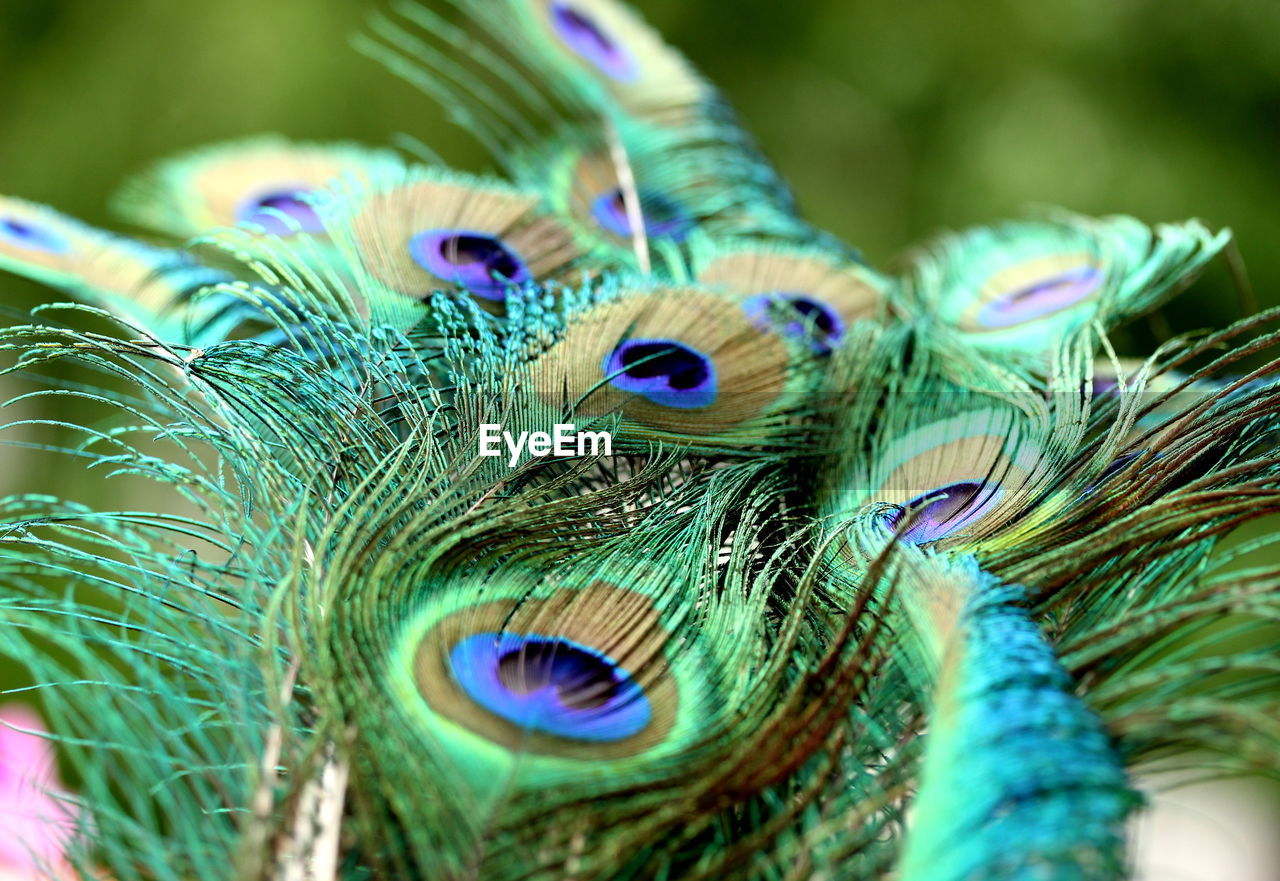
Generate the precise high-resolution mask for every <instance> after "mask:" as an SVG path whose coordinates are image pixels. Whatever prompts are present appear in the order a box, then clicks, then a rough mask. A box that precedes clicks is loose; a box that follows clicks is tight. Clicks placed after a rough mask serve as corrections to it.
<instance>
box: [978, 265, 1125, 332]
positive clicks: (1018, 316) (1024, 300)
mask: <svg viewBox="0 0 1280 881" xmlns="http://www.w3.org/2000/svg"><path fill="white" fill-rule="evenodd" d="M1101 284H1102V270H1100V269H1099V268H1098V267H1096V266H1089V265H1085V266H1078V267H1075V268H1074V269H1068V270H1067V271H1066V272H1060V273H1058V274H1057V275H1054V276H1051V277H1049V278H1046V279H1041V280H1040V281H1037V282H1034V283H1033V284H1028V285H1024V286H1023V287H1020V288H1018V289H1017V290H1013V291H1009V292H1008V293H1006V294H1003V295H1001V296H1000V297H998V298H996V299H994V300H992V301H991V302H990V303H987V304H986V305H985V306H983V307H982V309H981V310H980V311H979V312H978V316H977V321H978V323H979V324H981V325H982V326H983V327H1009V326H1011V325H1015V324H1021V323H1023V322H1025V321H1033V320H1035V319H1037V318H1042V317H1044V316H1045V315H1052V314H1053V313H1054V312H1061V311H1062V310H1063V309H1066V308H1068V307H1070V306H1074V305H1075V304H1076V303H1078V302H1080V301H1081V300H1083V299H1085V298H1086V297H1088V296H1089V295H1091V294H1092V293H1094V292H1095V291H1096V290H1097V289H1098V287H1099V286H1100V285H1101Z"/></svg>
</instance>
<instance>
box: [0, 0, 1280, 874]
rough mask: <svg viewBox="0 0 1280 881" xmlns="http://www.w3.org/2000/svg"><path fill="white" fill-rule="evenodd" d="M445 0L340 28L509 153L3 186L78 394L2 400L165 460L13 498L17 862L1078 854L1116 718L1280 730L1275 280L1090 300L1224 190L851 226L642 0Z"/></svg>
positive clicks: (61, 361)
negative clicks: (1246, 289) (881, 248)
mask: <svg viewBox="0 0 1280 881" xmlns="http://www.w3.org/2000/svg"><path fill="white" fill-rule="evenodd" d="M443 5H444V6H445V7H447V8H445V9H441V8H439V5H437V6H436V7H431V8H428V7H426V6H419V5H417V4H415V3H413V2H409V0H394V2H391V3H389V4H388V5H387V6H386V7H385V9H384V10H383V11H382V12H380V13H379V14H378V15H376V16H375V17H374V18H373V19H372V20H371V21H370V23H369V25H368V27H367V30H366V32H365V33H363V34H362V35H361V36H360V37H359V38H358V39H357V45H358V47H359V48H360V49H361V50H362V51H364V52H365V53H367V54H370V55H372V56H373V57H375V58H376V59H377V60H378V61H380V62H381V63H382V64H383V65H384V66H385V67H387V68H388V69H389V70H391V71H392V72H394V73H396V74H398V75H399V76H401V77H403V78H404V79H406V80H407V81H408V82H409V83H410V84H412V85H414V86H416V87H418V88H419V89H421V90H422V91H424V92H426V93H427V94H428V95H430V96H432V97H433V98H435V99H437V100H439V101H440V102H442V103H443V104H444V105H445V106H446V107H447V108H448V109H449V111H450V113H451V114H452V116H453V118H454V121H456V122H457V123H459V124H460V125H461V126H462V127H463V128H465V129H466V131H467V132H468V133H469V134H471V135H473V136H474V137H475V138H476V140H477V141H478V142H479V143H480V144H481V145H482V146H483V147H484V148H485V149H487V150H488V151H489V153H490V158H491V160H492V162H493V164H494V166H495V167H496V168H498V169H500V171H501V175H495V174H488V175H473V174H466V173H463V172H460V171H455V170H453V169H450V168H447V167H445V166H444V165H443V163H441V162H439V161H438V160H437V159H436V158H435V157H434V156H433V155H431V152H430V150H429V149H427V148H425V147H421V145H419V147H421V148H414V149H406V150H404V151H402V152H397V151H396V150H393V149H391V148H382V147H365V146H358V145H354V144H350V143H335V144H325V143H294V142H291V141H288V140H286V139H283V138H280V137H276V136H270V137H258V138H253V139H249V140H244V141H236V142H231V143H228V144H223V145H218V146H215V147H211V148H207V149H203V150H198V151H195V152H189V153H187V154H185V155H182V156H179V157H176V158H173V159H169V160H164V161H162V162H160V163H159V164H158V165H156V166H155V168H154V169H153V170H152V171H151V172H150V173H147V174H144V175H142V176H140V177H138V178H137V179H135V180H134V181H133V182H131V183H130V184H128V185H127V186H126V187H125V188H124V189H123V190H122V191H121V194H120V195H119V196H118V197H117V200H116V205H117V208H118V210H119V211H120V213H121V214H122V215H123V216H124V217H125V218H126V219H128V220H129V221H131V222H132V223H134V224H136V225H138V226H141V227H144V228H146V229H148V230H149V231H150V232H151V233H153V234H155V235H156V236H157V238H156V239H154V240H152V239H146V240H144V239H140V238H139V239H134V238H130V237H128V236H125V235H122V234H117V233H114V232H105V231H99V230H96V229H92V228H90V227H88V226H86V225H84V224H81V223H79V222H78V221H75V220H72V219H70V218H66V217H64V216H62V215H61V214H58V213H56V212H55V211H54V210H53V209H49V208H44V207H42V206H38V205H34V204H32V203H29V202H25V201H20V200H18V199H14V198H5V199H2V200H0V267H3V268H4V269H6V270H8V271H11V272H13V273H15V274H18V275H22V276H26V277H28V278H29V279H34V280H35V281H37V282H40V283H42V284H44V285H46V286H48V287H49V288H52V289H53V290H54V291H56V292H57V293H56V294H54V296H55V297H64V298H65V297H70V298H72V300H73V301H74V302H62V301H61V300H54V301H51V302H49V303H47V304H44V305H42V306H41V307H40V308H39V309H37V310H35V311H34V312H33V313H32V314H31V315H30V316H29V317H27V318H22V319H17V320H15V322H14V323H13V324H12V325H11V326H9V327H7V328H5V329H3V330H0V351H3V352H5V354H6V357H7V358H8V360H7V362H6V364H5V374H6V375H7V376H9V377H11V378H13V379H15V380H19V379H20V380H22V381H27V382H33V383H36V384H37V385H36V390H35V391H34V392H32V394H31V395H30V396H28V397H34V398H37V399H38V398H40V397H52V396H58V397H59V398H66V399H67V400H68V401H70V402H72V406H71V407H69V408H68V411H67V412H68V413H69V414H70V415H68V416H67V417H66V418H65V419H63V420H60V422H59V424H58V425H57V426H48V425H42V424H40V423H39V422H38V421H37V422H28V421H24V420H15V422H14V423H13V424H12V425H10V426H8V428H9V429H10V430H11V431H15V432H17V431H24V432H32V431H34V432H35V433H36V434H37V435H38V437H39V439H38V440H36V441H34V442H33V441H27V440H22V441H18V443H26V444H31V445H33V446H36V447H38V448H40V449H42V450H44V451H45V452H47V453H50V454H52V455H54V456H56V457H59V458H58V461H66V462H69V463H87V464H88V465H89V466H90V471H89V474H90V476H91V477H92V478H93V479H94V480H97V481H111V482H110V483H107V484H106V486H107V488H108V489H110V490H113V491H114V490H116V488H117V487H120V488H121V489H119V490H118V495H119V496H120V497H121V498H122V499H123V498H125V497H126V496H127V495H129V494H132V493H135V492H137V489H136V488H137V487H138V486H145V487H146V492H145V495H144V496H142V497H144V498H145V499H146V504H145V505H143V506H138V505H136V504H132V503H129V502H124V501H122V502H121V504H119V505H113V506H102V505H92V504H86V503H84V502H82V501H77V500H75V499H70V498H68V499H63V498H55V497H52V496H50V495H47V494H15V495H11V496H8V497H6V498H3V499H0V506H2V508H3V515H4V528H3V531H0V616H2V617H0V621H2V623H3V626H2V627H0V653H2V654H3V655H5V656H6V657H8V658H11V659H13V660H14V661H15V662H16V663H18V664H20V665H21V666H22V667H23V668H25V670H26V671H27V672H28V674H29V676H30V677H31V679H32V680H33V681H34V682H36V683H38V686H39V688H38V692H39V698H40V704H41V708H42V710H43V713H44V719H45V720H46V722H47V726H48V730H49V731H50V732H51V734H49V740H50V741H51V742H52V743H53V744H55V745H56V749H57V752H58V755H59V756H60V757H61V759H62V761H63V763H64V769H65V770H66V771H67V772H68V773H67V775H66V776H67V778H68V780H69V781H71V783H72V785H71V786H70V787H69V788H70V789H71V790H73V792H68V791H66V790H65V789H64V787H62V786H60V785H54V784H55V781H54V780H53V779H49V780H47V781H46V783H47V784H48V785H46V786H45V787H44V790H43V791H42V790H41V789H40V787H38V786H33V785H28V783H27V782H21V784H20V785H15V787H13V788H12V791H13V792H15V793H21V795H22V798H23V799H26V801H24V802H23V804H26V805H31V806H33V807H31V808H30V810H27V811H26V813H25V814H24V819H23V823H24V825H23V826H22V827H20V828H21V829H22V830H24V831H23V832H22V835H23V836H24V837H25V838H26V839H27V840H26V842H25V845H24V847H21V848H18V847H8V846H7V843H6V842H0V845H4V846H3V847H0V860H5V861H8V862H7V863H0V871H3V870H8V869H10V868H12V869H13V870H14V871H15V872H17V871H21V872H24V873H26V874H25V875H23V877H31V878H34V877H42V876H41V875H39V874H38V873H40V872H44V873H45V874H44V875H43V877H53V878H57V879H62V878H76V877H79V878H111V879H118V881H130V879H161V878H164V879H169V878H171V879H182V881H190V879H230V878H235V879H264V881H266V879H286V878H287V879H317V881H319V879H338V878H341V879H349V881H363V879H382V878H386V879H392V878H414V879H424V881H425V879H431V881H446V879H448V881H454V879H486V881H508V879H509V881H517V879H519V881H534V879H544V881H570V879H573V881H585V879H598V881H632V879H637V881H638V879H664V881H666V879H671V881H675V879H682V881H695V879H705V881H712V879H725V881H733V879H741V881H801V879H811V878H812V879H827V878H832V879H845V878H848V879H864V878H865V879H875V878H883V879H890V878H893V879H901V881H962V879H979V878H981V879H1009V881H1014V879H1017V881H1022V879H1032V878H1037V879H1053V881H1059V879H1060V881H1079V879H1097V881H1107V879H1121V878H1124V877H1126V876H1127V874H1128V871H1129V864H1130V857H1129V856H1128V853H1127V850H1126V848H1127V840H1126V836H1127V833H1126V829H1127V825H1126V824H1127V823H1128V822H1129V820H1130V819H1131V817H1132V815H1133V814H1134V813H1135V811H1137V810H1138V809H1139V808H1140V806H1141V804H1142V799H1141V797H1140V795H1139V794H1138V792H1137V789H1136V783H1135V781H1136V778H1137V776H1138V775H1140V774H1141V773H1143V771H1144V770H1145V769H1146V768H1148V767H1151V766H1152V765H1153V764H1155V763H1158V762H1160V761H1164V760H1167V759H1168V758H1169V757H1170V756H1186V755H1188V754H1189V755H1190V756H1191V758H1189V759H1184V760H1185V761H1188V762H1191V763H1194V764H1195V766H1196V767H1198V768H1200V769H1202V770H1205V771H1210V772H1214V773H1261V774H1269V775H1272V776H1275V775H1276V774H1277V772H1280V724H1278V723H1277V721H1276V720H1277V719H1278V718H1280V704H1277V699H1276V695H1277V694H1278V693H1280V659H1277V657H1276V653H1275V650H1274V647H1273V646H1272V645H1270V643H1268V642H1267V641H1266V633H1267V630H1266V628H1267V626H1268V622H1274V620H1275V619H1276V617H1277V615H1280V569H1277V568H1276V567H1274V566H1271V565H1267V564H1266V563H1265V559H1264V561H1263V562H1258V560H1259V558H1265V551H1266V550H1268V549H1269V548H1270V547H1271V546H1272V545H1273V544H1274V535H1272V534H1269V533H1267V532H1266V530H1265V522H1266V521H1265V519H1264V518H1266V517H1268V516H1270V515H1274V514H1280V453H1278V452H1277V445H1276V441H1277V439H1278V438H1280V384H1278V382H1277V379H1276V374H1277V372H1280V353H1278V352H1277V346H1278V345H1280V331H1277V330H1275V329H1274V322H1275V321H1276V319H1277V317H1280V316H1277V314H1276V313H1274V312H1267V313H1262V314H1259V315H1256V316H1253V317H1249V318H1245V319H1242V320H1240V321H1237V322H1236V323H1234V324H1232V325H1231V326H1229V327H1227V328H1226V329H1224V330H1221V331H1218V332H1216V333H1211V334H1204V335H1200V336H1188V337H1179V338H1175V339H1172V340H1170V341H1168V342H1166V343H1164V344H1163V345H1161V346H1160V347H1159V348H1158V349H1157V350H1156V351H1155V352H1154V353H1153V354H1151V356H1150V357H1148V358H1131V357H1125V358H1122V357H1119V356H1118V355H1117V352H1116V346H1115V344H1114V343H1113V340H1112V336H1113V334H1114V332H1115V329H1116V328H1117V327H1118V326H1119V325H1120V324H1121V323H1123V322H1125V321H1128V320H1130V319H1132V318H1134V317H1137V316H1141V315H1144V314H1146V313H1148V312H1150V311H1151V310H1153V309H1155V308H1157V307H1158V306H1160V305H1161V304H1162V303H1164V302H1165V301H1166V300H1167V299H1168V298H1169V297H1171V296H1172V295H1173V294H1175V293H1176V292H1177V291H1178V290H1180V289H1181V288H1182V287H1184V286H1186V285H1187V284H1189V283H1190V282H1191V281H1192V280H1193V279H1194V277H1195V276H1196V274H1197V273H1198V272H1200V271H1201V270H1203V269H1204V267H1205V266H1206V265H1207V264H1209V263H1210V262H1211V261H1212V260H1213V259H1215V257H1216V256H1217V255H1219V254H1220V253H1222V252H1223V251H1224V249H1225V248H1226V247H1227V246H1228V244H1229V242H1230V234H1229V233H1228V232H1226V231H1221V232H1214V231H1211V230H1210V229H1208V228H1207V227H1206V226H1205V225H1203V224H1201V223H1200V222H1198V221H1188V222H1185V223H1181V224H1161V225H1156V226H1154V227H1153V226H1148V225H1147V224H1145V223H1143V222H1141V221H1139V220H1136V219H1133V218H1129V217H1111V218H1106V219H1091V218H1085V217H1080V216H1076V215H1068V214H1064V213H1063V214H1047V215H1044V216H1042V217H1039V218H1033V219H1029V220H1022V221H1011V222H1004V223H999V224H995V225H992V226H986V227H981V228H977V229H972V230H969V231H966V232H961V233H958V234H951V235H945V236H943V237H941V238H940V239H938V240H937V241H936V242H934V243H933V244H930V245H926V246H924V247H922V248H919V249H917V250H915V251H914V252H913V254H912V256H910V257H909V258H908V259H907V260H906V262H905V263H904V265H903V266H901V267H899V268H898V269H896V270H895V269H892V268H879V267H874V266H870V265H868V264H867V263H866V262H865V261H864V259H863V258H862V256H861V254H860V252H859V251H858V250H857V249H856V248H855V247H853V246H851V245H849V244H845V243H843V242H841V241H840V240H839V239H838V238H836V237H835V236H833V235H831V234H829V233H826V232H823V231H821V230H820V229H818V228H817V227H815V226H814V225H813V224H812V223H811V222H810V221H808V220H806V219H805V218H804V217H803V216H802V215H801V213H800V212H799V209H798V207H797V205H796V203H795V201H794V199H793V198H792V197H791V195H790V193H789V191H788V189H787V187H786V186H785V184H784V183H783V182H782V180H781V178H780V177H779V175H778V174H777V172H776V171H775V170H774V169H773V168H772V167H771V166H770V165H769V163H768V162H767V161H766V160H765V159H764V158H763V156H762V155H761V153H760V152H759V150H758V149H757V147H756V146H755V144H754V142H753V140H752V139H751V137H750V136H749V135H748V134H746V132H745V131H744V130H743V129H742V128H741V126H740V125H739V123H738V121H737V119H736V117H735V115H734V114H733V112H732V111H731V110H730V109H729V108H728V106H727V104H726V102H725V100H724V98H723V97H722V96H721V95H720V94H719V92H718V91H717V90H716V89H715V88H714V87H713V86H712V85H711V84H710V83H708V82H707V81H706V80H705V79H704V78H703V77H702V76H701V75H700V74H699V73H698V72H697V71H696V70H695V69H694V68H693V67H692V66H691V64H690V63H689V62H688V61H686V60H685V59H684V58H683V56H681V55H680V54H679V53H678V52H676V51H675V50H674V49H672V48H671V47H669V46H667V45H666V44H665V43H663V42H662V40H661V38H660V37H659V36H658V35H657V34H656V32H655V31H654V30H652V29H651V28H650V27H649V26H648V25H647V24H645V23H644V22H643V21H642V20H641V19H640V17H639V16H638V15H637V14H636V13H635V12H633V11H632V10H630V9H628V8H627V7H625V6H624V5H623V4H621V3H618V2H615V0H449V2H448V3H446V4H443ZM400 143H401V145H402V146H406V147H409V146H412V145H413V143H414V142H413V141H412V140H411V139H409V138H404V139H402V140H401V141H400ZM406 154H408V155H406ZM104 328H105V329H104ZM52 428H56V429H57V430H56V431H52V430H50V429H52ZM1254 522H1260V523H1261V524H1262V528H1261V529H1255V532H1254V536H1253V537H1251V538H1250V537H1246V538H1241V537H1240V533H1238V532H1236V530H1237V529H1238V527H1241V526H1242V525H1246V524H1250V523H1254ZM24 714H25V715H24ZM2 717H3V718H4V719H7V720H11V721H13V722H14V724H15V725H17V726H18V727H21V728H23V729H25V732H26V734H25V735H24V736H28V737H35V736H37V733H38V732H39V731H41V730H42V729H41V728H40V724H39V722H38V720H37V719H35V717H33V716H31V715H30V711H27V710H13V711H11V710H7V709H6V710H5V711H4V713H3V714H2ZM15 720H16V721H15ZM20 733H21V732H20ZM14 737H15V739H13V740H9V739H6V732H5V731H2V730H0V797H7V796H6V793H8V792H9V790H6V789H5V788H4V785H5V781H6V780H7V779H8V778H7V777H6V776H5V774H6V773H8V772H7V770H6V769H7V767H8V766H7V765H6V764H5V763H9V764H10V765H14V764H19V763H23V762H25V763H26V764H27V765H28V766H30V768H34V769H35V771H31V772H29V773H45V774H46V776H48V770H49V767H50V766H49V761H50V759H49V757H48V755H49V753H48V750H49V747H47V746H46V747H44V748H43V750H37V749H35V748H34V747H31V746H30V743H31V742H30V741H27V740H20V739H16V738H17V735H14ZM10 742H12V743H14V744H20V746H16V747H14V748H13V749H12V750H10V748H9V747H8V746H6V744H8V743H10ZM1190 751H1195V752H1194V753H1192V752H1190ZM11 754H12V756H13V757H16V758H11ZM24 757H25V758H24ZM40 769H44V770H43V771H40ZM24 773H28V772H24ZM14 779H15V780H19V781H25V778H22V777H20V776H17V775H16V774H15V775H14ZM15 798H16V796H15ZM6 807H7V805H4V804H0V811H2V810H4V809H6ZM33 811H39V812H42V813H43V814H44V815H46V816H34V815H33V814H32V812H33ZM51 830H52V831H51Z"/></svg>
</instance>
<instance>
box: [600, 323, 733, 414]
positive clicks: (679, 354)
mask: <svg viewBox="0 0 1280 881" xmlns="http://www.w3.org/2000/svg"><path fill="white" fill-rule="evenodd" d="M603 368H604V373H605V376H606V377H607V378H608V380H609V382H610V384H612V385H613V386H614V387H615V388H618V389H621V390H622V391H626V392H634V393H636V394H638V395H641V396H642V397H645V398H647V399H649V400H650V401H653V402H654V403H655V404H661V405H662V406H664V407H677V408H680V409H693V408H697V407H707V406H710V405H711V404H713V403H714V402H715V399H716V391H717V388H716V386H717V383H716V370H715V365H713V364H712V363H711V359H710V358H708V357H707V356H706V355H704V354H702V353H701V352H699V351H698V350H697V349H693V348H691V347H689V346H686V345H684V344H683V343H678V342H676V341H674V340H668V339H632V340H627V341H626V342H625V343H623V344H622V345H620V346H618V347H617V348H616V349H614V350H613V351H612V352H610V353H609V354H608V355H607V356H606V357H605V359H604V365H603Z"/></svg>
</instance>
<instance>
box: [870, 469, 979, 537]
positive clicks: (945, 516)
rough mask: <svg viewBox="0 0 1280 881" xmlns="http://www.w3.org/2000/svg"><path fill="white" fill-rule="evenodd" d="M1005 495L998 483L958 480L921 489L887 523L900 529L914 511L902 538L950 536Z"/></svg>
mask: <svg viewBox="0 0 1280 881" xmlns="http://www.w3.org/2000/svg"><path fill="white" fill-rule="evenodd" d="M1000 495H1001V491H1000V488H999V487H998V486H992V485H991V484H987V483H979V482H976V481H957V482H956V483H951V484H947V485H946V486H941V487H938V488H937V489H932V490H929V491H928V492H926V493H921V494H920V495H918V496H916V497H915V498H913V499H911V500H910V501H908V502H907V503H906V504H905V505H903V510H902V511H900V512H897V513H895V514H892V515H890V516H888V517H886V518H885V521H884V523H885V527H886V528H888V529H896V528H897V526H898V524H899V523H901V522H902V519H903V518H904V517H906V516H907V513H906V512H907V511H911V512H912V513H913V514H914V516H913V517H912V518H911V525H910V526H908V527H907V529H906V531H905V532H904V533H903V534H902V540H903V541H908V542H911V543H912V544H926V543H927V542H931V541H937V540H938V539H940V538H946V537H947V536H948V535H951V534H952V533H953V532H956V531H958V530H959V529H960V528H961V527H963V526H965V525H968V524H970V523H972V522H974V521H976V520H977V519H978V518H980V517H981V516H982V515H983V514H985V513H986V512H987V511H989V510H991V508H992V507H994V506H995V504H996V502H997V501H999V499H1000Z"/></svg>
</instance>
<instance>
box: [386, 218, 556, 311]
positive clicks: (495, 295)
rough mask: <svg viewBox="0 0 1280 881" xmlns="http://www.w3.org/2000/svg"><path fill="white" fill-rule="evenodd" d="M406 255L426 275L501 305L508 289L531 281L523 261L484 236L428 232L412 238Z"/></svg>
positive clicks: (497, 241)
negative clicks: (429, 274) (408, 255)
mask: <svg viewBox="0 0 1280 881" xmlns="http://www.w3.org/2000/svg"><path fill="white" fill-rule="evenodd" d="M409 253H410V255H411V256H412V257H413V259H414V261H415V262H416V263H417V264H418V265H419V266H421V267H422V268H423V269H425V270H427V272H430V273H431V274H432V275H434V276H436V277H437V278H441V279H444V280H445V281H447V282H450V283H452V284H456V285H458V286H459V287H462V288H465V289H466V290H468V291H469V292H471V293H473V294H475V295H476V296H477V297H482V298H483V299H486V300H494V301H498V302H501V301H502V300H505V299H506V296H507V291H508V289H510V288H512V287H518V286H520V285H523V284H527V283H528V282H530V281H532V280H533V275H532V273H530V272H529V268H528V267H527V266H526V265H525V263H524V261H523V260H521V259H520V257H519V256H518V255H517V254H516V253H515V252H514V251H512V250H511V249H510V248H508V247H507V246H506V245H504V244H503V243H502V241H501V240H500V239H498V238H497V237H496V236H491V235H488V234H486V233H481V232H473V231H471V230H463V229H430V230H427V231H425V232H421V233H418V234H417V235H416V236H414V237H413V239H412V240H411V241H410V242H409Z"/></svg>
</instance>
